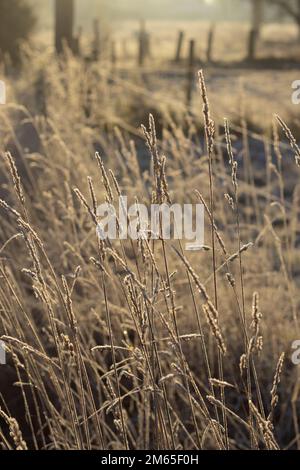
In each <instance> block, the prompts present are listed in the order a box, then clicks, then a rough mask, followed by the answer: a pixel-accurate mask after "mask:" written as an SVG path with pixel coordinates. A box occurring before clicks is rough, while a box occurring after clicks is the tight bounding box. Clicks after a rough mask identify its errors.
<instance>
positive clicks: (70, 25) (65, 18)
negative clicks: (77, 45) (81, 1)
mask: <svg viewBox="0 0 300 470" xmlns="http://www.w3.org/2000/svg"><path fill="white" fill-rule="evenodd" d="M73 31H74V0H55V48H56V52H57V53H58V54H61V53H62V52H63V48H64V43H65V44H66V45H67V46H68V47H69V48H70V49H71V50H72V51H73V46H74V40H73Z"/></svg>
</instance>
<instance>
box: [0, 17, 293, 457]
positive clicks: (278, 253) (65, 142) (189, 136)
mask: <svg viewBox="0 0 300 470" xmlns="http://www.w3.org/2000/svg"><path fill="white" fill-rule="evenodd" d="M208 28H209V25H208V24H205V23H199V22H189V23H176V22H173V23H168V24H166V23H162V22H153V23H147V30H148V31H151V57H150V58H148V59H147V61H146V62H145V64H144V66H143V67H138V66H137V51H136V38H135V35H134V32H135V30H137V29H138V26H137V25H135V24H132V23H126V24H121V25H117V24H116V25H114V26H113V27H112V28H111V32H110V38H111V37H113V38H114V39H113V42H112V41H111V39H110V40H109V41H108V42H107V43H106V47H105V50H104V53H103V56H102V57H101V58H100V59H99V61H91V60H83V59H82V58H79V57H73V56H72V55H71V54H70V52H69V51H66V54H65V56H64V58H63V59H62V60H61V61H58V60H57V58H56V57H54V55H53V51H52V49H51V47H50V42H49V40H50V37H49V35H48V33H43V34H41V33H40V34H39V35H38V36H37V37H36V38H35V41H34V42H33V44H31V45H30V46H28V45H26V46H24V51H23V67H22V70H21V72H20V73H13V72H12V71H11V69H10V66H9V64H8V65H7V67H6V68H7V71H6V76H5V82H6V83H7V88H8V89H7V96H8V102H7V104H6V105H5V106H1V107H0V139H1V154H2V158H1V166H0V184H1V186H0V197H1V200H0V205H1V226H0V311H1V315H0V333H1V340H2V341H3V343H4V345H5V348H6V355H7V364H6V365H1V366H0V418H1V420H0V441H1V446H2V448H3V449H15V448H17V449H20V450H26V449H67V450H75V449H177V450H179V449H186V450H188V449H232V450H237V449H243V450H248V449H268V450H275V449H298V450H299V449H300V431H299V416H300V405H299V387H300V376H299V371H300V369H299V366H297V365H295V363H294V361H293V360H292V355H293V348H292V345H293V343H294V342H295V341H297V340H300V332H299V319H298V313H299V308H300V296H299V287H300V270H299V262H300V238H299V235H300V228H299V198H300V193H299V188H300V186H299V181H300V180H299V176H300V172H299V166H300V149H299V147H298V146H297V143H296V140H295V139H294V137H293V135H294V136H295V137H296V138H298V136H299V135H300V134H299V130H300V127H299V118H298V116H297V111H298V108H297V106H295V105H293V104H292V101H291V92H292V90H291V83H292V82H293V81H294V80H297V79H298V78H299V73H300V70H299V66H298V65H297V61H298V60H299V55H300V48H299V42H298V41H297V31H296V29H294V28H293V27H292V26H291V25H275V24H274V25H268V26H266V27H265V29H264V31H263V35H262V38H261V40H260V47H259V52H258V61H257V62H256V63H249V62H247V61H245V60H244V59H245V55H246V51H247V46H246V39H247V31H248V29H249V27H248V25H246V24H245V25H238V24H218V25H217V26H216V28H217V29H216V37H215V46H214V52H213V61H212V63H210V64H205V62H204V56H205V48H206V38H207V32H208ZM179 29H181V30H185V31H187V36H188V37H187V39H186V41H187V40H188V39H189V38H194V39H195V40H196V60H195V63H194V69H193V77H194V83H193V86H192V89H193V94H192V99H191V102H190V104H189V106H187V102H186V89H187V82H188V72H189V69H188V67H187V61H186V59H185V58H186V56H187V42H186V43H185V46H184V58H183V60H182V61H181V62H179V63H178V64H174V63H173V58H174V54H175V48H176V37H177V34H178V30H179ZM89 44H90V38H89V37H84V51H85V52H84V53H85V55H88V51H89V49H88V48H89ZM112 44H115V46H114V47H115V49H114V54H113V55H114V57H113V58H112ZM287 55H288V56H289V60H287ZM283 57H284V60H283V59H282V58H283ZM112 59H113V60H112ZM200 69H202V70H203V73H202V72H200V73H199V74H197V73H196V72H197V70H200ZM224 118H227V119H228V120H225V121H224ZM141 125H143V126H144V127H143V128H141ZM121 194H122V195H126V196H127V197H128V201H129V203H130V204H134V203H143V204H145V205H146V206H147V207H149V206H150V204H153V203H156V204H162V203H168V204H170V203H178V204H188V203H193V204H196V203H202V204H204V208H205V244H204V246H203V247H202V249H201V250H198V251H187V250H185V246H184V243H181V241H180V240H165V239H164V238H163V237H162V236H160V237H159V238H158V239H156V240H152V239H151V237H150V234H149V237H146V238H143V239H139V240H131V239H126V240H106V241H104V242H103V241H101V240H100V239H99V238H98V237H97V235H96V226H97V223H98V219H97V206H98V205H99V204H102V203H104V202H105V201H107V202H109V203H111V204H114V205H115V206H116V207H117V206H118V198H119V196H120V195H121ZM160 228H161V227H160ZM298 346H299V345H298Z"/></svg>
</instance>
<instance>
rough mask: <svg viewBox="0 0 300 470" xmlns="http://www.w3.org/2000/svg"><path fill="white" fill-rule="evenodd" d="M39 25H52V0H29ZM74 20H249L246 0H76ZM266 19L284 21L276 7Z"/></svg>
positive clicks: (84, 22) (88, 22)
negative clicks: (96, 18)
mask: <svg viewBox="0 0 300 470" xmlns="http://www.w3.org/2000/svg"><path fill="white" fill-rule="evenodd" d="M31 3H32V4H33V5H34V7H35V10H36V14H37V16H38V27H39V28H42V29H44V28H52V26H53V9H54V1H53V0H31ZM75 4H76V23H77V24H80V25H81V26H83V27H84V28H90V27H91V18H95V17H98V18H100V19H103V20H108V21H114V20H116V21H119V20H139V19H146V20H195V21H199V20H202V19H203V20H205V21H221V20H222V21H249V15H250V12H251V6H250V2H249V1H248V0H206V1H205V0H142V1H141V0H113V1H111V0H76V1H75ZM265 19H266V20H267V21H268V20H269V21H272V20H276V21H286V20H287V18H286V17H285V16H284V15H282V14H281V15H278V11H277V10H276V11H272V9H270V8H269V9H268V11H267V14H266V18H265Z"/></svg>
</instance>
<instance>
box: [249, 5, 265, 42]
mask: <svg viewBox="0 0 300 470" xmlns="http://www.w3.org/2000/svg"><path fill="white" fill-rule="evenodd" d="M263 19H264V2H263V0H252V29H253V30H254V31H255V32H256V36H257V37H259V34H260V30H261V25H262V23H263Z"/></svg>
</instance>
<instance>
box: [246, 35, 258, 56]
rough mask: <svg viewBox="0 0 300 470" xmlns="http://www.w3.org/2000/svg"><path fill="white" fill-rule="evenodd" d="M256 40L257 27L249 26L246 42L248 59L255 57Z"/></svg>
mask: <svg viewBox="0 0 300 470" xmlns="http://www.w3.org/2000/svg"><path fill="white" fill-rule="evenodd" d="M257 40H258V31H257V29H253V28H251V30H250V32H249V42H248V60H254V59H255V54H256V46H257Z"/></svg>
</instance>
